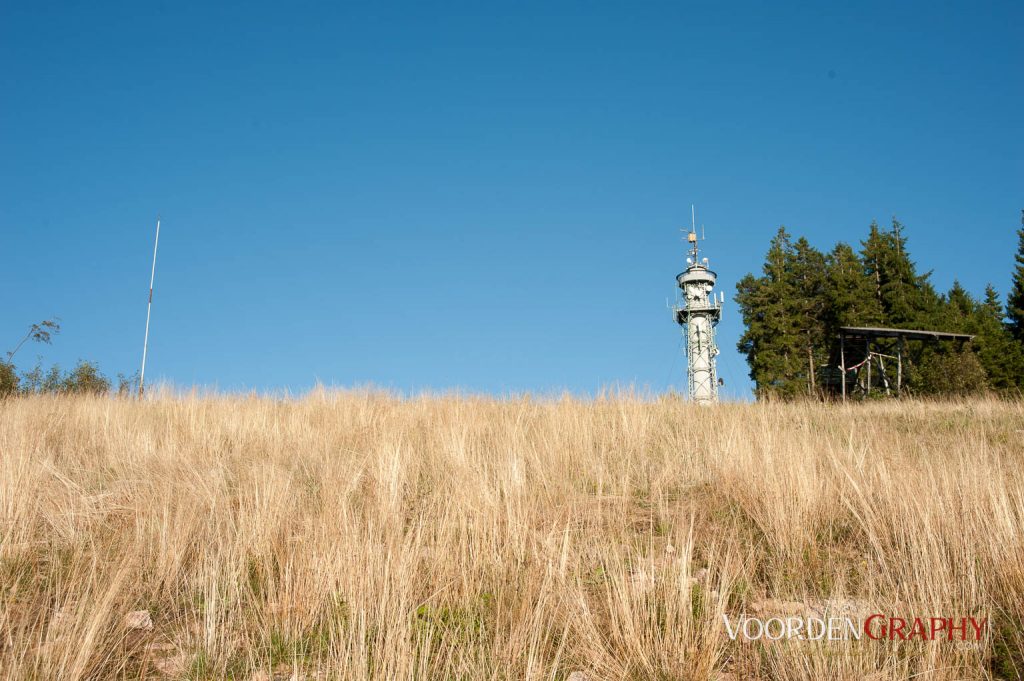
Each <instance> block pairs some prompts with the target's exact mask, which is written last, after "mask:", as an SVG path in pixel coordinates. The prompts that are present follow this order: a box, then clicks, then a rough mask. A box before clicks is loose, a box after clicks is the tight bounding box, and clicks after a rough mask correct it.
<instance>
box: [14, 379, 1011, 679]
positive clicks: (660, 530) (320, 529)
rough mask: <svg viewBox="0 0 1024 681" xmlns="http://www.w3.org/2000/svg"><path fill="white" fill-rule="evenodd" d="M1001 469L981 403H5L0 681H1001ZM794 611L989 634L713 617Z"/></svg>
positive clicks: (998, 428) (992, 407) (1004, 598)
mask: <svg viewBox="0 0 1024 681" xmlns="http://www.w3.org/2000/svg"><path fill="white" fill-rule="evenodd" d="M1022 463H1024V406H1022V404H1020V403H1004V402H996V401H985V402H980V403H962V404H950V403H925V402H920V403H896V402H878V403H875V404H868V405H851V406H848V407H837V406H825V405H819V404H788V405H780V404H756V405H748V404H736V405H722V406H720V407H717V408H706V409H700V408H696V407H691V406H688V405H686V404H684V403H682V402H679V401H676V400H673V399H663V400H659V401H652V400H643V399H639V398H635V397H632V396H629V395H625V396H619V397H613V398H609V399H606V400H598V401H594V402H581V401H574V400H570V399H564V400H550V401H534V400H527V399H517V400H510V401H496V400H489V399H476V398H454V397H453V398H444V397H438V398H417V399H409V400H400V399H396V398H392V397H389V396H387V395H382V394H371V393H314V394H312V395H310V396H308V397H305V398H303V399H299V400H292V401H284V400H271V399H256V398H250V399H246V398H242V397H197V398H172V397H154V398H152V399H150V400H147V401H146V402H143V403H139V402H136V401H128V400H116V399H107V398H88V397H81V398H60V397H29V398H21V399H10V400H6V401H0V674H3V675H5V676H6V677H8V678H32V679H56V678H67V679H77V678H95V679H108V678H197V679H199V678H210V679H220V678H235V679H254V680H255V679H262V680H264V681H266V680H267V679H272V678H296V679H305V678H324V679H326V678H344V679H363V678H375V679H412V678H441V679H448V678H453V679H454V678H458V679H522V678H530V679H568V678H569V677H570V675H571V674H572V673H573V672H581V673H577V674H576V675H575V676H573V677H572V679H573V681H577V680H579V679H583V678H586V679H590V680H595V679H619V678H631V679H715V678H733V679H745V678H771V679H828V678H848V679H868V678H870V679H890V678H891V679H905V678H908V677H911V676H914V675H921V677H922V678H929V679H982V678H992V677H993V676H995V677H998V678H1008V679H1009V678H1017V674H1019V673H1024V663H1022V660H1024V627H1022V622H1021V617H1022V613H1024V485H1022V482H1024V468H1022ZM138 611H146V612H142V613H140V612H138ZM803 611H807V612H817V613H829V614H834V613H846V614H849V615H851V616H853V615H856V616H861V615H863V614H864V613H869V612H870V613H874V612H879V613H885V614H887V615H889V614H892V615H900V616H904V617H909V618H913V617H914V616H922V617H924V616H942V617H957V618H959V617H961V616H975V617H987V618H988V622H989V626H988V628H987V630H986V634H985V637H984V639H983V640H982V641H981V642H980V643H974V642H966V643H965V642H960V641H953V642H949V641H933V642H921V641H899V640H896V641H888V640H879V641H874V640H860V641H832V642H826V641H822V642H812V641H796V640H794V641H788V642H787V641H779V642H764V641H759V642H750V643H747V642H741V641H740V640H736V641H733V640H731V639H730V638H729V636H728V632H727V629H726V627H725V626H724V624H723V617H722V616H723V614H725V615H729V616H731V617H737V616H739V615H740V614H741V613H761V614H762V615H763V616H770V615H772V614H785V613H792V612H803ZM131 613H134V614H131Z"/></svg>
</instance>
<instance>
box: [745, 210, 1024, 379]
mask: <svg viewBox="0 0 1024 681" xmlns="http://www.w3.org/2000/svg"><path fill="white" fill-rule="evenodd" d="M1021 224H1022V227H1021V229H1019V230H1018V232H1017V235H1018V249H1017V254H1016V261H1015V263H1011V262H1009V258H1008V262H1007V267H1008V268H1009V267H1011V266H1012V265H1015V267H1014V269H1013V270H1012V272H1009V273H1008V274H1009V275H1010V277H1011V280H1012V288H1011V290H1010V292H1009V294H1008V296H1007V304H1006V306H1004V305H1003V304H1002V302H1001V301H1000V298H999V294H998V293H997V291H996V289H995V288H994V287H993V286H992V285H991V284H990V285H989V286H988V287H986V289H985V295H984V297H983V298H982V299H980V300H979V299H977V298H975V297H974V296H972V295H971V294H970V293H968V292H967V291H966V290H965V289H964V288H963V287H962V286H961V285H960V284H959V282H954V284H953V287H952V288H951V289H950V290H949V291H948V292H945V293H940V292H938V291H936V290H935V287H934V286H933V285H932V283H931V282H930V281H929V278H930V274H931V273H930V272H920V271H919V270H918V267H917V265H916V264H915V262H914V261H913V259H912V258H911V255H910V251H909V250H908V247H907V237H906V235H905V233H904V228H903V225H901V224H900V223H899V222H898V221H896V220H893V222H892V226H891V227H890V228H888V229H883V228H880V227H879V226H878V225H877V224H875V223H872V224H871V227H870V229H869V231H868V234H867V237H866V238H865V239H864V240H863V241H861V242H860V243H859V248H854V247H852V246H850V245H848V244H846V243H839V244H836V246H835V247H834V248H832V250H831V251H829V252H828V253H822V252H820V251H818V250H817V249H815V248H814V247H813V246H811V244H810V243H809V242H808V241H807V239H805V238H803V237H800V238H796V239H794V238H793V236H792V235H790V234H789V233H788V232H787V231H786V229H785V228H784V227H780V228H779V231H778V233H777V234H776V235H775V237H774V238H773V239H772V240H771V244H770V246H769V248H768V253H767V254H766V256H765V262H764V267H763V270H762V273H761V275H760V276H754V275H753V274H748V275H746V276H745V277H743V279H741V280H740V282H739V283H738V284H737V287H736V288H737V294H736V302H737V303H738V304H739V307H740V312H741V314H742V315H743V322H744V324H745V326H746V329H745V332H744V334H743V336H742V337H741V338H740V342H739V344H738V347H739V350H740V352H742V353H744V354H745V355H746V357H747V363H748V364H749V366H750V377H751V379H753V381H754V383H755V391H756V394H757V396H758V397H759V398H764V397H781V398H793V397H800V396H807V395H811V396H818V395H822V394H825V393H826V392H827V391H828V390H829V387H830V386H835V385H837V384H838V378H837V376H838V369H837V365H838V360H837V357H836V354H835V353H836V336H837V329H838V327H840V326H884V327H896V328H905V329H928V330H937V331H949V332H955V333H967V334H972V335H974V336H975V338H974V340H973V341H971V342H969V343H965V344H964V343H921V342H910V343H908V344H907V348H906V355H905V361H906V364H905V365H904V371H905V377H906V387H907V389H908V390H909V391H910V392H911V393H914V394H920V395H937V394H966V393H972V392H980V391H985V390H990V391H997V392H1002V393H1014V394H1016V393H1018V392H1019V391H1020V390H1021V389H1022V388H1024V212H1022V215H1021ZM993 275H994V276H997V277H998V276H1000V273H998V272H994V273H993ZM892 345H893V347H895V341H892ZM885 350H886V344H885V342H882V344H881V351H885ZM861 354H864V353H863V351H861ZM830 377H832V380H831V382H830V380H829V379H830Z"/></svg>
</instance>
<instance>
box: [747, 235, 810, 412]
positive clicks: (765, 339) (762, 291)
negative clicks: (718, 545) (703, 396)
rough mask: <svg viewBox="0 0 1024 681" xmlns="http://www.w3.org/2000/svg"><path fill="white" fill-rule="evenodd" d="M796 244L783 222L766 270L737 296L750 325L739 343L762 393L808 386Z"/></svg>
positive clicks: (786, 394)
mask: <svg viewBox="0 0 1024 681" xmlns="http://www.w3.org/2000/svg"><path fill="white" fill-rule="evenodd" d="M793 258H794V249H793V244H792V242H791V240H790V236H789V234H788V233H787V232H786V229H785V227H780V228H779V231H778V232H777V233H776V235H775V237H774V238H773V239H772V241H771V245H770V247H769V249H768V253H767V255H766V256H765V263H764V267H763V274H762V275H761V276H760V277H755V276H754V275H752V274H748V275H746V276H745V277H743V279H741V280H740V281H739V283H738V284H737V286H736V288H737V293H736V302H737V304H738V305H739V308H740V313H741V315H742V316H743V322H744V325H745V327H746V328H745V331H744V333H743V336H741V337H740V340H739V343H738V344H737V347H738V349H739V350H740V352H742V353H744V354H745V355H746V356H747V364H748V365H749V367H750V378H751V379H752V380H753V381H754V384H755V390H756V393H757V396H758V397H759V398H762V397H768V396H780V397H790V396H793V395H795V394H798V393H799V392H800V391H801V389H802V388H803V381H802V378H803V376H801V372H800V370H801V368H802V367H803V366H804V364H803V362H804V356H803V355H802V353H801V352H800V337H799V335H798V333H797V331H796V317H795V315H794V302H793V301H794V299H795V294H796V289H795V286H794V282H793V277H792V264H793Z"/></svg>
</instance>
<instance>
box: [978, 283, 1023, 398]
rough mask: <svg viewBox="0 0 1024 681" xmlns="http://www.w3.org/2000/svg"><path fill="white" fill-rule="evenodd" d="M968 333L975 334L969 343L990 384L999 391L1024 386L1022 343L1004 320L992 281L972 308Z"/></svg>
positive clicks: (1001, 307)
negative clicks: (972, 313) (977, 303)
mask: <svg viewBox="0 0 1024 681" xmlns="http://www.w3.org/2000/svg"><path fill="white" fill-rule="evenodd" d="M968 333H973V334H974V335H975V337H974V342H973V343H972V345H973V347H974V349H975V352H976V353H977V355H978V360H979V361H980V362H981V366H982V367H984V369H985V373H986V374H987V376H988V385H989V387H990V388H992V389H993V390H998V391H1002V392H1005V391H1011V390H1016V389H1024V346H1022V345H1021V344H1020V343H1018V342H1016V340H1015V339H1014V338H1013V336H1012V335H1011V333H1010V329H1009V328H1008V327H1007V326H1006V325H1005V324H1004V323H1003V306H1002V303H1001V302H1000V300H999V294H998V293H996V290H995V288H993V287H992V285H991V284H989V285H988V286H987V287H985V300H984V302H982V303H980V304H979V305H977V306H976V308H975V310H974V316H973V319H972V321H971V324H970V325H969V326H968Z"/></svg>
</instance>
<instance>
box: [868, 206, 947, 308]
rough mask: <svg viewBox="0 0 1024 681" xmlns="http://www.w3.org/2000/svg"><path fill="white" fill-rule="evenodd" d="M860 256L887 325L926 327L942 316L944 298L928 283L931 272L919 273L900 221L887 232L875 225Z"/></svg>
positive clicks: (894, 221)
mask: <svg viewBox="0 0 1024 681" xmlns="http://www.w3.org/2000/svg"><path fill="white" fill-rule="evenodd" d="M861 254H862V256H863V258H864V265H865V270H866V272H867V274H868V276H869V277H870V278H871V280H872V282H873V283H874V286H875V298H876V300H878V303H879V304H880V306H881V308H882V312H883V315H884V322H885V324H886V325H887V326H894V327H900V328H912V327H915V326H923V327H927V326H928V325H929V324H931V323H932V322H933V321H934V319H935V317H936V315H938V314H940V313H941V299H940V298H939V296H938V294H937V293H936V292H935V289H934V288H933V287H932V285H931V282H929V281H928V279H929V277H930V276H931V272H927V273H925V274H918V273H917V267H916V266H915V264H914V262H913V261H912V260H911V259H910V254H909V252H908V250H907V238H906V237H905V236H904V235H903V225H902V224H900V222H899V221H898V220H896V219H895V218H894V219H893V221H892V229H891V230H888V231H883V230H881V229H879V227H878V224H877V223H875V222H872V223H871V228H870V231H869V233H868V238H867V240H866V241H864V242H863V250H862V251H861Z"/></svg>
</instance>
